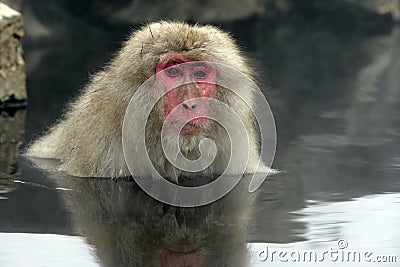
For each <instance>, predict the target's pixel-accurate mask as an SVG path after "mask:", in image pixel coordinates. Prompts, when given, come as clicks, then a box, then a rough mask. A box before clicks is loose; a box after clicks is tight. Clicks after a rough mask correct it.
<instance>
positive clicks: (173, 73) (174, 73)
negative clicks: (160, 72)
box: [167, 67, 181, 77]
mask: <svg viewBox="0 0 400 267" xmlns="http://www.w3.org/2000/svg"><path fill="white" fill-rule="evenodd" d="M167 74H168V76H171V77H176V76H179V75H180V74H181V72H180V71H179V70H178V69H177V68H173V67H171V68H168V69H167Z"/></svg>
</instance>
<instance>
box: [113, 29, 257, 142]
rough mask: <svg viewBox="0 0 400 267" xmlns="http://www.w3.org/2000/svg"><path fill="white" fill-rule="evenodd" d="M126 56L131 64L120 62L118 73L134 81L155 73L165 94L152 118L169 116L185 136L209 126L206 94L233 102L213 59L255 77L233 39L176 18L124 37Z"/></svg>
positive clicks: (216, 30)
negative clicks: (219, 81) (178, 20)
mask: <svg viewBox="0 0 400 267" xmlns="http://www.w3.org/2000/svg"><path fill="white" fill-rule="evenodd" d="M122 57H123V58H124V60H123V62H126V63H127V64H124V65H122V66H120V68H125V69H124V70H121V71H120V72H119V74H120V75H123V77H124V79H125V81H131V82H132V83H135V82H137V79H138V77H140V78H141V79H140V81H141V82H144V81H145V80H146V79H148V78H150V77H152V76H153V75H156V76H155V77H156V81H157V83H158V85H159V87H161V88H162V89H164V90H165V91H166V94H165V95H164V97H163V98H162V99H161V101H160V102H159V103H158V105H157V106H156V111H157V112H156V113H157V116H153V117H157V118H158V119H159V120H160V122H161V121H164V120H165V119H166V117H167V116H168V115H171V117H170V118H169V119H170V120H171V121H173V122H172V124H173V125H175V126H176V129H179V132H180V135H181V136H183V137H185V136H186V137H193V136H196V135H198V134H200V133H201V132H202V131H205V130H206V129H207V124H208V123H209V120H207V118H206V117H207V114H208V111H209V107H208V106H207V101H205V100H204V98H215V99H218V100H220V101H223V102H225V103H227V104H228V105H229V104H232V103H228V102H229V100H230V99H231V98H230V97H227V95H226V93H225V92H224V90H222V88H220V87H219V86H218V85H217V84H216V83H217V79H218V75H219V73H218V70H217V67H216V66H215V64H213V63H214V62H217V63H222V64H225V65H228V66H230V67H232V68H234V69H236V70H238V71H240V72H242V73H244V74H246V75H247V76H248V77H250V78H251V77H252V71H251V70H250V68H249V67H248V66H247V63H246V62H245V59H244V57H243V56H242V55H241V52H240V50H239V49H238V47H237V46H236V44H235V43H234V41H233V39H232V38H231V37H230V36H229V35H228V34H227V33H225V32H223V31H221V30H219V29H217V28H215V27H213V26H199V25H194V26H192V25H188V24H185V23H178V22H158V23H151V24H148V25H145V26H143V27H142V28H141V29H140V30H139V31H137V32H135V34H133V36H132V37H131V38H130V39H129V40H128V41H127V42H126V45H125V47H124V49H123V50H122V52H121V53H120V54H119V57H118V58H119V60H117V61H118V62H121V61H122ZM138 59H139V60H140V61H139V62H137V60H138ZM130 62H131V63H132V64H129V63H130ZM183 63H193V64H183ZM182 64H183V65H182ZM174 85H178V86H176V87H175V86H174ZM172 87H173V88H172ZM167 91H168V92H167ZM202 98H203V99H202ZM231 102H232V101H231ZM174 109H175V110H174ZM172 111H174V112H173V113H172V114H171V112H172ZM193 117H195V118H194V119H190V118H193ZM181 124H183V125H181Z"/></svg>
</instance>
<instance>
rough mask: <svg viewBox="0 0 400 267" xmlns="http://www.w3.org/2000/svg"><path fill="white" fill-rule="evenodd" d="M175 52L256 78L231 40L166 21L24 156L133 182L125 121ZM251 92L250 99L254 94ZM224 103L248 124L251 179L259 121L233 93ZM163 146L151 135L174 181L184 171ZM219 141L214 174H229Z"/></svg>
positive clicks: (124, 52)
mask: <svg viewBox="0 0 400 267" xmlns="http://www.w3.org/2000/svg"><path fill="white" fill-rule="evenodd" d="M170 51H175V52H179V53H181V54H182V55H184V56H185V57H187V58H192V59H194V60H204V59H212V60H213V61H215V62H220V63H224V64H226V65H229V66H230V67H232V68H234V69H236V70H238V71H240V72H242V73H244V74H246V75H247V76H248V77H249V78H250V79H253V77H252V76H253V73H254V71H253V70H252V69H251V68H250V67H249V64H248V61H247V59H246V57H244V56H243V55H242V53H241V51H240V50H239V48H238V46H237V45H236V44H235V42H234V40H233V39H232V38H231V37H230V35H229V34H227V33H225V32H223V31H221V30H219V29H218V28H216V27H213V26H199V25H194V26H193V25H188V24H186V23H178V22H164V21H162V22H158V23H151V24H148V25H145V26H143V27H142V28H140V29H139V30H137V31H135V32H133V34H132V35H131V37H130V38H129V39H128V40H127V41H126V42H125V44H124V46H123V48H122V49H121V50H120V52H119V53H118V54H117V55H116V56H115V58H114V59H112V60H111V62H109V64H108V65H106V66H105V67H104V69H103V70H102V71H100V72H99V73H97V74H96V75H95V76H94V77H93V78H92V79H91V82H90V83H89V84H88V85H87V86H86V87H85V88H84V90H83V91H82V93H81V95H80V96H79V97H77V99H76V100H75V101H73V102H72V103H71V104H70V105H69V106H68V108H67V109H66V111H65V114H64V116H63V118H62V119H61V120H60V121H59V122H58V123H57V124H56V125H54V126H53V127H52V128H50V129H49V130H48V132H47V133H46V134H45V135H44V136H43V137H42V138H39V139H38V140H36V141H34V142H33V143H32V144H31V145H30V146H29V147H28V149H27V151H26V155H27V156H29V157H36V158H51V159H59V160H60V162H61V165H60V167H59V169H60V170H61V171H65V172H67V173H69V174H71V175H74V176H80V177H121V176H130V173H129V170H128V168H127V165H126V163H125V159H124V155H123V149H122V123H123V119H124V114H125V111H126V108H127V106H128V104H129V101H130V99H131V97H132V96H133V95H134V94H135V92H136V90H137V88H138V87H139V86H140V85H141V84H142V83H143V82H144V81H146V80H147V79H148V78H149V77H151V76H152V75H154V73H155V68H156V64H157V62H159V60H160V59H161V58H162V57H163V56H164V55H165V54H166V53H168V52H170ZM244 90H247V88H244ZM248 93H249V96H250V98H251V91H249V92H248ZM220 100H222V101H225V102H226V103H228V104H229V105H230V106H232V107H234V108H235V109H236V111H237V112H238V113H239V114H240V116H241V118H243V122H244V123H245V124H246V125H245V126H246V129H247V130H248V132H249V135H250V148H251V151H250V162H249V165H248V168H247V171H248V172H251V171H252V170H254V169H255V166H256V164H257V163H258V150H259V148H258V145H257V135H256V131H255V129H254V118H253V117H252V114H251V112H250V109H249V108H248V107H247V108H246V106H245V105H244V103H239V102H238V101H237V100H234V99H233V98H232V97H231V96H229V93H226V94H222V95H220ZM138 119H140V118H138ZM149 123H150V124H151V123H153V124H154V125H153V127H154V128H155V127H156V126H159V125H158V124H159V122H158V120H157V118H156V115H154V116H153V117H151V118H150V122H149ZM154 128H153V129H154ZM220 131H221V130H218V129H214V130H212V131H209V132H208V135H209V136H211V138H216V139H221V138H220ZM190 138H191V139H189V138H188V139H187V140H183V141H182V142H183V143H184V145H183V150H184V151H183V152H184V153H186V155H188V156H189V157H195V156H196V153H197V152H196V151H197V150H196V149H197V144H198V138H199V137H190ZM159 140H160V139H159V133H157V134H155V135H154V134H152V135H148V136H146V142H147V144H149V147H151V148H152V149H151V150H150V151H149V155H150V157H151V158H152V160H153V163H154V164H155V165H156V168H157V169H158V170H159V171H160V173H162V174H163V175H165V176H167V177H169V178H171V179H174V180H175V179H176V177H177V176H178V175H179V174H180V171H179V170H177V169H175V168H174V167H172V166H171V165H168V163H167V162H166V159H165V157H164V155H163V153H162V150H161V145H160V141H159ZM221 141H222V142H221V145H220V146H221V148H222V150H223V151H222V152H221V153H220V154H221V156H220V158H218V160H217V161H216V163H215V164H213V166H212V168H210V170H209V172H210V173H219V172H221V171H222V170H223V168H222V167H223V166H224V161H226V156H224V155H225V150H227V149H228V147H227V144H226V142H225V141H224V139H221ZM224 157H225V158H224ZM140 166H141V164H140V157H138V162H137V169H138V173H139V174H142V175H146V174H149V173H148V172H149V170H143V169H141V168H140ZM221 169H222V170H221ZM232 172H234V170H232Z"/></svg>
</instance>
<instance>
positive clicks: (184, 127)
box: [170, 118, 207, 136]
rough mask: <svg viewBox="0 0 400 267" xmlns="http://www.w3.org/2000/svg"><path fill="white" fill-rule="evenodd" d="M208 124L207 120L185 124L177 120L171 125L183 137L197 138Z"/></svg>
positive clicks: (197, 119)
mask: <svg viewBox="0 0 400 267" xmlns="http://www.w3.org/2000/svg"><path fill="white" fill-rule="evenodd" d="M206 123H207V119H206V118H196V119H193V120H190V121H189V122H183V121H181V120H175V121H174V122H173V123H171V124H170V127H172V128H171V129H174V130H175V131H177V132H179V134H180V135H181V136H195V135H199V134H200V133H201V132H202V131H203V130H204V127H205V125H206Z"/></svg>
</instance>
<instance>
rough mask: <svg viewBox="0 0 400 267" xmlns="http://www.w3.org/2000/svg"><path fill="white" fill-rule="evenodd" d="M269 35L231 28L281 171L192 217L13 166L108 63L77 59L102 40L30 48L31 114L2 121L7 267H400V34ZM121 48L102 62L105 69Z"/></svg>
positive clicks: (283, 29) (1, 215)
mask: <svg viewBox="0 0 400 267" xmlns="http://www.w3.org/2000/svg"><path fill="white" fill-rule="evenodd" d="M248 23H250V22H248ZM263 25H264V24H263V23H262V21H260V22H258V24H257V29H258V30H259V31H261V32H263V33H265V34H262V35H253V36H250V37H249V36H248V35H246V34H245V31H243V29H242V28H241V27H242V26H241V24H240V23H238V24H229V25H226V27H227V28H229V29H231V30H232V31H233V32H234V33H235V34H236V35H237V38H239V40H240V41H241V43H245V44H247V45H248V47H249V50H250V53H251V54H252V55H253V56H254V57H255V58H256V59H257V60H258V62H259V64H260V69H261V70H263V77H262V78H263V79H264V81H265V84H268V85H269V88H268V89H267V87H264V90H265V91H264V93H265V95H266V96H267V99H268V100H269V102H270V104H271V107H272V110H273V112H274V115H275V119H276V124H277V131H278V133H277V134H278V150H277V155H276V159H275V163H274V166H275V168H278V169H279V170H281V171H282V173H280V174H278V175H275V176H273V177H271V178H270V179H269V180H267V181H266V182H265V183H264V184H263V186H262V187H261V188H260V190H259V191H258V192H257V194H249V193H248V192H247V191H246V190H244V188H246V186H245V184H246V182H247V180H246V179H243V181H242V183H244V185H243V184H241V185H239V186H238V187H237V188H236V189H235V191H234V192H232V193H231V194H230V195H228V196H227V197H226V198H224V199H222V200H221V201H218V202H216V203H214V204H213V205H210V206H206V207H202V208H197V209H176V208H171V207H168V206H166V205H162V204H160V203H158V202H157V201H155V200H153V199H151V198H150V197H148V196H147V195H146V194H144V193H143V192H141V191H140V189H139V188H137V186H136V185H135V184H134V183H132V182H131V181H125V180H122V181H110V180H102V179H77V178H71V177H68V176H65V175H62V174H58V173H55V174H54V173H53V174H52V173H50V174H46V173H43V172H41V171H40V170H38V169H36V168H34V167H33V166H32V165H31V164H30V163H28V162H27V161H25V160H24V159H22V158H19V157H15V153H16V150H17V148H18V147H19V146H20V145H21V144H22V143H23V142H26V141H29V140H31V139H32V138H33V136H35V135H37V134H40V132H41V131H42V130H43V129H44V128H46V127H47V126H48V125H50V124H51V123H52V122H53V121H54V119H55V118H57V117H58V116H59V114H60V112H61V110H62V107H63V105H64V104H65V103H66V101H67V99H68V98H70V97H71V95H73V94H74V92H75V90H76V88H78V87H79V84H81V83H82V82H83V80H84V79H85V78H84V77H86V76H85V74H86V73H87V70H88V69H93V68H97V67H98V66H99V65H101V63H99V61H101V58H100V59H99V58H98V57H96V58H93V59H91V56H90V57H89V56H87V57H85V60H83V58H82V55H86V54H87V53H88V51H90V49H92V47H94V45H95V44H97V43H96V41H97V39H94V40H92V39H90V38H89V39H88V40H86V43H85V44H82V45H81V46H75V45H74V44H72V42H71V43H70V44H66V45H61V46H57V47H54V46H49V47H41V46H40V45H39V46H38V45H32V44H30V45H27V46H26V49H25V57H26V59H27V69H28V90H30V105H29V106H28V108H27V110H17V111H11V112H6V111H2V112H1V116H0V122H1V123H0V138H1V140H0V145H1V147H0V152H1V154H0V157H1V165H0V266H7V267H10V266H100V263H99V262H101V264H102V265H103V266H121V265H122V266H126V265H129V264H130V265H132V266H143V265H144V264H147V265H149V266H151V263H153V262H156V261H157V260H159V259H160V258H162V259H163V260H162V262H163V263H164V265H163V266H286V265H288V264H289V263H292V262H296V264H297V265H298V266H310V265H312V264H314V263H310V262H314V261H319V263H318V264H319V265H318V266H398V264H399V262H400V241H399V237H400V230H399V229H400V228H399V225H400V193H399V192H400V179H399V178H400V123H399V122H400V121H399V118H400V117H399V111H400V110H399V107H400V63H399V62H400V29H398V28H392V29H388V30H387V31H384V32H376V33H368V34H365V33H362V34H361V33H348V32H336V31H333V30H330V29H324V28H320V27H317V26H315V27H314V26H313V27H311V28H310V26H308V27H305V26H304V25H303V26H298V27H295V26H293V25H291V26H289V25H282V26H280V27H275V28H273V29H268V28H267V26H265V25H264V26H263ZM109 42H112V41H109ZM110 47H112V48H110ZM114 48H115V47H114V46H112V45H110V43H105V44H103V45H102V46H100V48H98V49H99V51H96V52H95V53H96V54H97V53H98V54H104V55H103V56H102V59H105V58H106V57H107V55H108V53H109V52H110V50H112V49H114ZM101 52H102V53H101ZM66 55H67V56H66ZM66 57H68V59H66ZM94 57H95V56H94ZM83 61H84V62H83ZM182 240H183V241H182ZM335 251H336V252H335ZM307 253H308V254H307ZM349 253H353V254H351V259H348V255H349ZM310 255H311V256H310ZM353 255H356V256H355V257H356V258H355V259H354V260H353V258H352V257H353ZM381 256H384V257H381ZM304 257H305V258H304ZM309 257H311V259H309ZM313 257H315V258H313ZM358 257H360V258H358ZM358 260H359V261H360V263H358V262H357V261H358ZM383 260H386V261H396V262H397V263H385V264H382V263H380V262H378V261H383ZM167 263H168V264H170V265H168V264H167ZM173 264H175V265H173ZM183 264H186V265H183ZM201 264H203V265H201ZM224 264H225V265H224Z"/></svg>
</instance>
